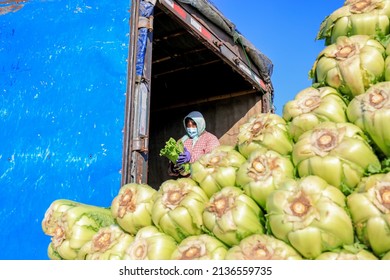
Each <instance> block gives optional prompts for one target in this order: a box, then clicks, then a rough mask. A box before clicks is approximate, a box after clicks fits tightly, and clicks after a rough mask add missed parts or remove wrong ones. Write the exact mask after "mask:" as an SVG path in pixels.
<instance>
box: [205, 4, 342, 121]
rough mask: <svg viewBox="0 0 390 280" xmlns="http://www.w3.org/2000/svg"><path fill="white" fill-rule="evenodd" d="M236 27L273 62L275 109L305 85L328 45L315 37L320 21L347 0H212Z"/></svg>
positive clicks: (290, 98)
mask: <svg viewBox="0 0 390 280" xmlns="http://www.w3.org/2000/svg"><path fill="white" fill-rule="evenodd" d="M211 2H212V3H214V5H215V6H216V7H217V8H218V9H219V10H220V11H221V12H222V13H223V14H224V15H225V17H227V18H228V19H229V20H230V21H231V22H233V23H234V24H235V25H236V27H237V30H238V31H239V32H240V33H241V34H242V35H243V36H245V37H246V38H247V39H248V40H249V41H250V42H252V44H254V45H255V46H256V47H257V49H258V50H260V51H261V52H263V53H264V54H265V55H266V56H267V57H268V58H270V59H271V60H272V62H273V64H274V71H273V75H272V77H271V79H272V83H273V86H274V90H275V92H274V94H275V97H274V105H275V107H276V113H277V114H278V115H282V112H283V106H284V104H285V103H286V102H288V101H289V100H292V99H294V97H295V95H296V94H297V93H298V92H299V91H301V90H303V89H304V88H306V87H309V86H311V84H312V82H311V80H310V79H309V76H308V72H309V71H310V69H311V68H312V66H313V63H314V62H315V59H316V57H317V55H318V54H319V53H320V52H321V51H322V50H323V49H324V48H325V42H324V41H323V40H319V41H316V40H315V38H316V35H317V32H318V31H319V27H320V25H321V22H322V21H323V20H324V19H325V17H326V16H328V15H330V14H331V13H332V12H334V11H335V10H337V9H338V8H340V7H342V6H343V4H344V0H295V1H289V0H280V1H267V0H241V1H237V0H211Z"/></svg>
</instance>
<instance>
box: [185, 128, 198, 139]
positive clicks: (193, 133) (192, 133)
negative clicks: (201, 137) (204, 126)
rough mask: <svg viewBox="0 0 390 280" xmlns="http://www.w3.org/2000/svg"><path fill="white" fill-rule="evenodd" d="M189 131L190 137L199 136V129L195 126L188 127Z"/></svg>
mask: <svg viewBox="0 0 390 280" xmlns="http://www.w3.org/2000/svg"><path fill="white" fill-rule="evenodd" d="M187 133H188V136H190V138H195V137H196V136H198V129H197V128H195V127H187Z"/></svg>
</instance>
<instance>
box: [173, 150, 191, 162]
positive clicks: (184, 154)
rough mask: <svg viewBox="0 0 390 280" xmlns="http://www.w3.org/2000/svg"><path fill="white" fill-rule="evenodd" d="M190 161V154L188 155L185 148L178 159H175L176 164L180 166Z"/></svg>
mask: <svg viewBox="0 0 390 280" xmlns="http://www.w3.org/2000/svg"><path fill="white" fill-rule="evenodd" d="M190 160H191V154H190V152H189V151H188V150H187V148H185V147H184V152H182V153H181V154H180V155H179V158H178V159H177V161H176V164H179V165H181V164H184V163H187V162H190Z"/></svg>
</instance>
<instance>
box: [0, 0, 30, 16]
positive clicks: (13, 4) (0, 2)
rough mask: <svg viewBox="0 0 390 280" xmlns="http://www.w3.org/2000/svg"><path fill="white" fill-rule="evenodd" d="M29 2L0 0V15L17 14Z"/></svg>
mask: <svg viewBox="0 0 390 280" xmlns="http://www.w3.org/2000/svg"><path fill="white" fill-rule="evenodd" d="M28 1H29V0H0V15H5V14H8V13H11V12H17V11H19V10H20V9H21V8H23V6H24V4H25V3H27V2H28Z"/></svg>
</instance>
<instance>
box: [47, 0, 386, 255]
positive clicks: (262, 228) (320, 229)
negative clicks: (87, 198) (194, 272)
mask: <svg viewBox="0 0 390 280" xmlns="http://www.w3.org/2000/svg"><path fill="white" fill-rule="evenodd" d="M389 18H390V0H388V1H384V0H347V1H345V3H344V5H343V7H341V8H340V9H338V10H336V11H334V12H333V13H332V14H331V15H329V16H328V17H326V18H325V19H324V21H323V22H322V24H321V26H320V31H319V33H318V35H317V39H324V40H325V47H324V49H323V51H322V52H321V53H320V54H319V55H318V57H317V58H316V60H315V62H314V64H313V68H312V69H311V70H310V72H309V76H310V77H311V78H312V81H313V83H312V86H310V87H309V88H306V89H303V90H302V91H300V92H298V93H297V94H296V96H295V98H294V99H293V100H291V101H289V102H287V103H286V104H285V105H284V107H283V114H282V116H279V115H276V114H273V113H261V114H258V115H255V116H252V117H251V118H250V119H249V120H248V121H247V122H246V123H245V124H243V125H242V126H241V127H240V131H239V134H238V136H237V142H236V144H235V145H234V146H229V145H221V146H220V147H218V148H216V149H214V150H213V151H212V152H210V153H208V154H205V155H203V156H202V157H201V158H200V159H199V160H197V161H196V162H194V163H193V164H191V177H189V178H176V179H169V180H167V181H165V182H163V183H162V184H161V186H159V188H158V189H154V188H152V187H150V186H149V185H147V184H135V183H130V184H126V185H124V186H122V187H121V188H120V190H119V192H118V194H117V196H116V197H115V198H114V199H113V201H112V204H111V205H109V206H107V207H105V208H104V207H97V206H94V205H87V204H83V203H79V202H75V201H72V200H67V199H58V200H55V201H53V202H52V204H51V205H50V206H49V207H48V209H47V211H46V213H45V215H44V218H43V220H42V229H43V232H44V233H45V234H46V235H48V236H50V238H51V241H50V243H49V246H48V256H49V258H50V259H56V260H62V259H64V260H65V259H66V260H67V259H82V260H92V259H110V260H118V259H131V260H304V259H307V260H342V259H344V260H345V259H350V260H385V259H386V260H388V259H390V167H389V166H390V129H388V128H389V127H388V126H387V125H386V123H387V124H389V123H390V43H389V42H390V40H389V36H390V35H389V32H390V25H389V22H390V21H389Z"/></svg>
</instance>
